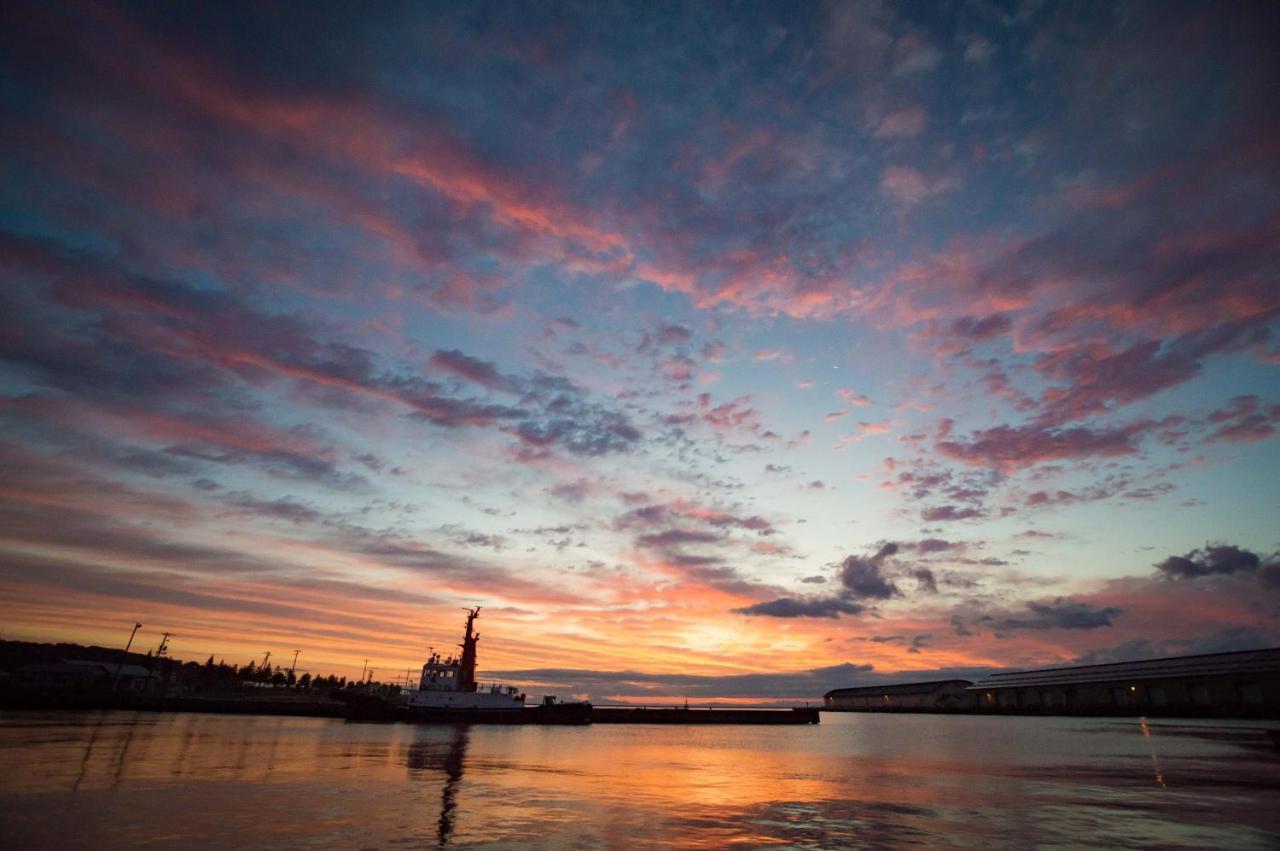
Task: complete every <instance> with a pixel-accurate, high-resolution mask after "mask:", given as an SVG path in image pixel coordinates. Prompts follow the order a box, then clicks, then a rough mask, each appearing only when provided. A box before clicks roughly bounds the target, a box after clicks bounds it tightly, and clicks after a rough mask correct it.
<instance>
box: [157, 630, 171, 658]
mask: <svg viewBox="0 0 1280 851" xmlns="http://www.w3.org/2000/svg"><path fill="white" fill-rule="evenodd" d="M172 637H173V633H172V632H166V633H165V634H164V635H163V636H161V638H160V646H159V647H157V648H156V658H157V659H159V658H160V657H162V656H164V654H165V653H168V652H169V639H170V638H172Z"/></svg>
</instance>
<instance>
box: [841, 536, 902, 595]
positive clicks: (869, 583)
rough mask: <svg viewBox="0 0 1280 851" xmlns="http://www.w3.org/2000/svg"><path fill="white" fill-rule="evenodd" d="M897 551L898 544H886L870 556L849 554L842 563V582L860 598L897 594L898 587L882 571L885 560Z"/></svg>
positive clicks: (846, 589) (850, 592)
mask: <svg viewBox="0 0 1280 851" xmlns="http://www.w3.org/2000/svg"><path fill="white" fill-rule="evenodd" d="M897 552H898V545H897V544H885V545H884V546H883V547H881V548H880V549H879V551H877V552H876V554H875V555H873V556H871V557H870V558H862V557H860V556H849V557H848V558H846V559H845V560H844V562H843V563H842V564H841V565H840V584H841V585H843V586H844V588H845V591H846V592H848V593H849V594H850V595H852V596H853V597H855V598H858V599H873V600H888V599H889V598H890V597H895V596H897V595H898V589H897V588H896V587H895V586H894V584H893V583H892V582H890V581H889V580H888V579H886V578H885V577H884V575H883V574H882V573H881V568H882V567H883V565H884V562H885V561H886V560H887V559H888V558H889V557H891V556H893V555H895V554H897Z"/></svg>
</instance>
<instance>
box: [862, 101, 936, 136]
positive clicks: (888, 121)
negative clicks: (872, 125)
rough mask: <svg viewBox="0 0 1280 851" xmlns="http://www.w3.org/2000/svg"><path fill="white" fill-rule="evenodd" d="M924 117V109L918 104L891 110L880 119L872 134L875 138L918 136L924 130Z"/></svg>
mask: <svg viewBox="0 0 1280 851" xmlns="http://www.w3.org/2000/svg"><path fill="white" fill-rule="evenodd" d="M924 117H925V112H924V110H923V109H921V108H920V107H918V106H914V107H908V108H907V109H902V110H899V111H897V112H891V113H889V114H888V115H886V116H885V117H884V118H882V119H880V123H879V124H877V125H876V132H875V134H874V135H875V137H876V138H877V139H889V138H895V137H904V136H918V135H920V132H921V131H922V130H924Z"/></svg>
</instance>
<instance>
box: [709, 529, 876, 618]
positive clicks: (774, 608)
mask: <svg viewBox="0 0 1280 851" xmlns="http://www.w3.org/2000/svg"><path fill="white" fill-rule="evenodd" d="M897 552H898V545H897V544H892V543H890V544H885V545H884V546H882V547H881V548H880V549H879V550H878V551H877V552H876V554H875V555H873V556H870V557H865V558H864V557H861V556H849V557H848V558H846V559H845V560H844V561H843V562H841V564H840V569H839V572H838V577H839V579H840V585H841V588H840V591H839V592H837V593H835V594H828V595H824V596H817V597H779V598H777V599H774V600H767V601H764V602H761V603H755V604H753V605H750V606H745V607H743V608H740V609H734V611H735V612H737V613H738V614H743V615H760V616H765V617H774V618H834V617H839V616H840V615H842V614H843V615H856V614H860V613H861V612H863V611H865V610H866V608H867V607H866V605H865V604H864V603H862V602H860V601H861V600H888V599H890V598H891V597H895V596H898V594H899V591H898V589H897V587H896V586H895V585H894V584H893V583H892V582H890V581H889V580H888V579H886V578H885V576H884V575H883V573H882V572H881V569H882V568H883V566H884V563H885V562H886V561H887V560H888V559H889V558H890V557H892V556H893V555H895V554H896V553H897ZM821 578H822V577H809V578H807V579H804V580H801V581H803V582H814V583H816V581H817V580H818V579H821Z"/></svg>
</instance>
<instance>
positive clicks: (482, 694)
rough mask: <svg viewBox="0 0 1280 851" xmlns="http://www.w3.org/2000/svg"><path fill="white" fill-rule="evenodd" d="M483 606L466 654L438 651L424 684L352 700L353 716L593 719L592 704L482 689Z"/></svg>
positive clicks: (470, 619)
mask: <svg viewBox="0 0 1280 851" xmlns="http://www.w3.org/2000/svg"><path fill="white" fill-rule="evenodd" d="M479 616H480V607H479V606H476V607H475V608H472V609H468V610H467V624H466V633H465V635H464V636H463V639H462V644H461V645H459V646H460V647H461V649H462V653H461V654H460V655H458V656H449V657H444V656H441V655H440V654H438V653H434V652H433V653H432V654H431V655H430V656H429V657H428V659H427V661H426V663H425V664H423V666H422V676H421V678H420V679H419V681H418V688H417V689H411V690H407V691H404V692H402V693H400V694H399V695H396V696H394V697H392V698H385V699H384V698H380V697H374V696H370V695H363V696H360V697H359V698H358V699H354V700H350V702H349V704H348V707H349V712H348V718H350V719H352V720H360V721H404V722H409V723H419V724H421V723H480V724H589V723H591V704H590V703H582V702H571V703H561V702H559V701H558V700H556V698H555V697H554V696H550V695H548V696H546V697H544V698H543V700H542V703H540V704H538V705H537V706H532V707H528V706H526V705H525V695H524V692H522V691H521V690H520V689H518V688H516V687H515V686H504V685H492V686H489V687H487V688H480V687H479V685H478V683H477V682H476V659H477V657H476V645H477V644H478V642H479V641H480V634H479V633H478V632H476V631H475V622H476V618H478V617H479Z"/></svg>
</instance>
